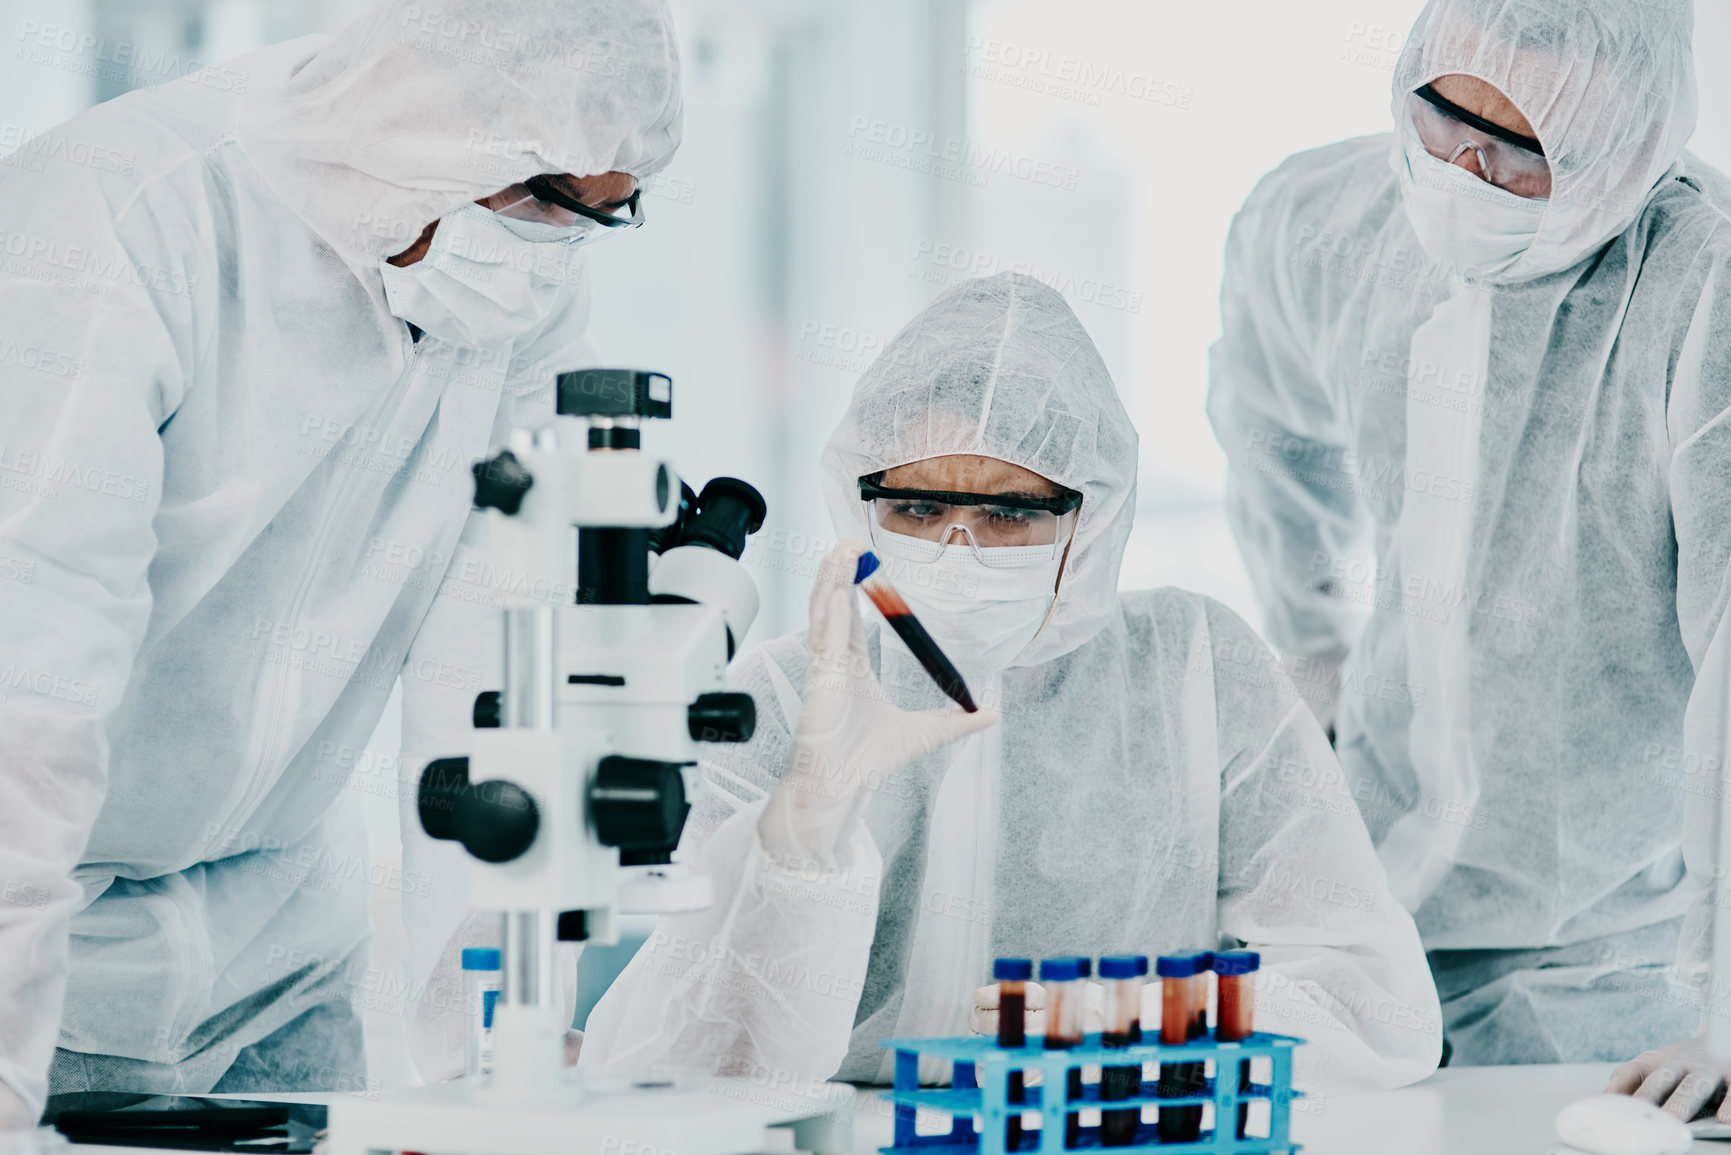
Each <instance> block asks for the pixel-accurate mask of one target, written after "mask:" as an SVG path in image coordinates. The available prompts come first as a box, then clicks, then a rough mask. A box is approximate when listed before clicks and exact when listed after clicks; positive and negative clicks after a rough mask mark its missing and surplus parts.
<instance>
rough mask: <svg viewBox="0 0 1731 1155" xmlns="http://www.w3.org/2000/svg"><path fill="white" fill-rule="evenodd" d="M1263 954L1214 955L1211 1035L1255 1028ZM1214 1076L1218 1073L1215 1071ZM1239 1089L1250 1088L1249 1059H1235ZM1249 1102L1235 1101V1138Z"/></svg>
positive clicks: (1226, 1037) (1246, 1033)
mask: <svg viewBox="0 0 1731 1155" xmlns="http://www.w3.org/2000/svg"><path fill="white" fill-rule="evenodd" d="M1261 967H1262V956H1261V955H1259V954H1257V953H1256V952H1255V951H1253V950H1232V951H1223V952H1222V953H1220V954H1217V955H1215V956H1214V973H1215V974H1217V975H1219V976H1220V988H1219V993H1218V996H1217V998H1216V999H1215V1005H1216V1010H1215V1012H1214V1037H1215V1038H1217V1039H1219V1040H1221V1041H1222V1042H1237V1041H1239V1040H1240V1039H1248V1038H1249V1037H1250V1036H1251V1035H1252V1034H1254V1033H1255V1031H1256V979H1255V978H1254V977H1253V976H1254V975H1255V974H1256V972H1257V971H1258V970H1260V969H1261ZM1215 1077H1216V1078H1219V1077H1221V1076H1220V1074H1219V1073H1216V1075H1215ZM1238 1089H1239V1090H1240V1091H1248V1090H1249V1089H1250V1060H1249V1059H1240V1060H1238ZM1249 1115H1250V1104H1248V1103H1242V1102H1241V1103H1239V1104H1238V1138H1240V1139H1242V1138H1244V1131H1245V1123H1246V1122H1247V1121H1248V1119H1249Z"/></svg>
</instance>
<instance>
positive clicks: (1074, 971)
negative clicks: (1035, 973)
mask: <svg viewBox="0 0 1731 1155" xmlns="http://www.w3.org/2000/svg"><path fill="white" fill-rule="evenodd" d="M1093 969H1094V968H1093V967H1092V966H1090V965H1089V963H1088V960H1087V959H1085V958H1049V959H1043V960H1041V962H1040V981H1041V982H1043V983H1073V982H1075V981H1076V980H1077V979H1085V978H1087V977H1088V974H1089V972H1091V971H1092V970H1093Z"/></svg>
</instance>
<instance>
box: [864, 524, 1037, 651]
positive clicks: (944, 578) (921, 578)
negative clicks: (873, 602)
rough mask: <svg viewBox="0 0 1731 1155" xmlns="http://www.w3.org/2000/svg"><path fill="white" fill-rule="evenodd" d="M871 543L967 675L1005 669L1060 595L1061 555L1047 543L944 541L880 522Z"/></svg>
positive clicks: (918, 614) (924, 622) (891, 576)
mask: <svg viewBox="0 0 1731 1155" xmlns="http://www.w3.org/2000/svg"><path fill="white" fill-rule="evenodd" d="M872 544H873V546H874V547H875V549H876V551H877V554H878V557H879V559H880V560H881V561H882V562H883V563H884V574H885V576H886V577H887V578H888V579H889V582H890V584H891V585H893V586H895V588H896V591H897V592H898V593H900V594H901V595H902V598H903V599H904V600H905V601H906V602H907V603H908V608H909V609H911V610H913V611H914V616H915V617H917V618H919V620H920V624H921V625H923V626H925V628H926V631H927V632H928V633H930V634H931V635H932V638H933V639H934V640H935V641H936V642H937V643H938V645H939V646H940V647H942V649H943V651H944V653H945V654H947V655H948V656H949V658H950V660H951V661H952V662H954V663H955V664H956V666H957V667H958V668H959V669H960V670H961V671H962V674H963V675H964V676H968V675H973V676H980V675H985V674H992V673H996V672H998V671H1000V670H1003V669H1005V668H1006V667H1008V666H1009V665H1010V663H1011V662H1012V661H1014V660H1015V658H1016V655H1018V654H1020V653H1021V652H1022V651H1023V650H1024V649H1026V648H1027V645H1028V643H1029V642H1031V641H1033V640H1034V635H1035V634H1037V633H1039V632H1040V626H1041V625H1042V624H1044V622H1045V620H1046V613H1047V611H1049V610H1050V609H1051V608H1052V601H1053V598H1054V597H1056V595H1057V586H1058V569H1059V566H1060V565H1062V564H1063V558H1062V555H1061V554H1058V553H1056V551H1054V550H1053V549H1052V547H1051V546H1000V547H996V548H986V549H983V550H981V551H980V552H981V553H984V554H986V555H988V558H989V561H990V564H987V562H986V561H983V560H981V558H980V556H979V555H977V554H976V553H975V551H974V547H973V546H972V545H966V544H964V545H951V546H946V547H945V548H944V550H943V553H942V554H941V555H940V556H939V557H938V558H937V559H936V560H935V561H934V560H929V559H930V558H931V543H930V542H928V541H925V540H924V539H922V538H915V537H908V536H905V535H903V534H899V533H891V532H889V531H887V530H884V529H882V528H881V527H880V528H878V529H876V530H874V531H873V533H872Z"/></svg>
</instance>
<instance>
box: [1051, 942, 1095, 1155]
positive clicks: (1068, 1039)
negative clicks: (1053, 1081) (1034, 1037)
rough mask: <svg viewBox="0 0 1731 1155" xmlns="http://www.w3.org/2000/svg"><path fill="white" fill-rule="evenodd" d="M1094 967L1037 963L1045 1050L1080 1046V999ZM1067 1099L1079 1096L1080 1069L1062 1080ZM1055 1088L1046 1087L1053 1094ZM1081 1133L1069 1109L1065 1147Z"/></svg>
mask: <svg viewBox="0 0 1731 1155" xmlns="http://www.w3.org/2000/svg"><path fill="white" fill-rule="evenodd" d="M1093 970H1094V966H1093V964H1092V963H1090V962H1089V961H1088V960H1087V959H1085V958H1049V959H1046V960H1045V961H1043V962H1041V963H1040V982H1041V984H1042V985H1044V986H1045V988H1046V1049H1047V1050H1048V1051H1052V1050H1059V1049H1068V1048H1070V1047H1078V1046H1081V1045H1082V999H1083V991H1084V990H1085V989H1086V988H1087V985H1088V984H1087V982H1086V981H1084V980H1086V979H1087V978H1088V976H1089V975H1090V974H1092V973H1093ZM1064 1089H1065V1092H1066V1093H1067V1094H1068V1096H1069V1098H1068V1099H1067V1100H1066V1102H1072V1103H1073V1102H1075V1101H1077V1100H1078V1099H1080V1098H1081V1097H1082V1068H1080V1067H1072V1068H1070V1077H1069V1078H1068V1079H1066V1080H1065V1088H1064ZM1054 1091H1055V1088H1052V1087H1048V1088H1046V1093H1047V1094H1052V1093H1053V1092H1054ZM1081 1136H1082V1116H1081V1115H1080V1114H1078V1113H1077V1112H1075V1111H1071V1112H1070V1113H1069V1114H1067V1115H1065V1116H1064V1146H1066V1147H1074V1146H1076V1144H1077V1141H1078V1140H1080V1139H1081Z"/></svg>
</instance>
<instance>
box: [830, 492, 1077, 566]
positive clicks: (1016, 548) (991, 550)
mask: <svg viewBox="0 0 1731 1155" xmlns="http://www.w3.org/2000/svg"><path fill="white" fill-rule="evenodd" d="M859 492H860V500H862V501H864V502H865V504H866V514H867V521H868V522H869V523H870V526H871V531H872V540H873V544H874V545H877V544H880V542H879V535H880V534H883V533H888V534H895V535H897V538H896V542H895V544H896V547H897V548H896V552H897V553H899V554H903V555H909V556H911V557H912V558H913V560H916V561H936V560H938V558H940V557H942V556H943V553H944V548H945V547H946V546H948V545H954V544H964V543H965V544H967V545H970V546H972V547H973V550H974V554H975V556H977V557H978V558H979V560H980V562H981V564H983V565H988V566H994V567H1010V566H1020V565H1029V564H1032V563H1035V562H1038V561H1041V560H1048V559H1050V558H1054V557H1059V556H1061V555H1062V553H1063V551H1064V547H1065V546H1067V545H1068V544H1069V542H1070V534H1071V533H1072V531H1073V530H1074V528H1075V524H1076V516H1077V514H1076V510H1077V509H1078V508H1079V507H1080V506H1081V504H1082V495H1081V494H1079V493H1065V494H1063V495H1061V496H1058V497H1033V496H1025V495H1023V494H1010V493H952V492H948V491H945V490H935V489H891V488H889V487H887V486H884V485H880V484H878V483H877V482H876V481H873V480H872V479H871V478H869V477H862V478H860V481H859ZM958 534H959V535H960V536H961V542H956V541H954V540H953V539H954V538H955V537H956V536H957V535H958Z"/></svg>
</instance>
